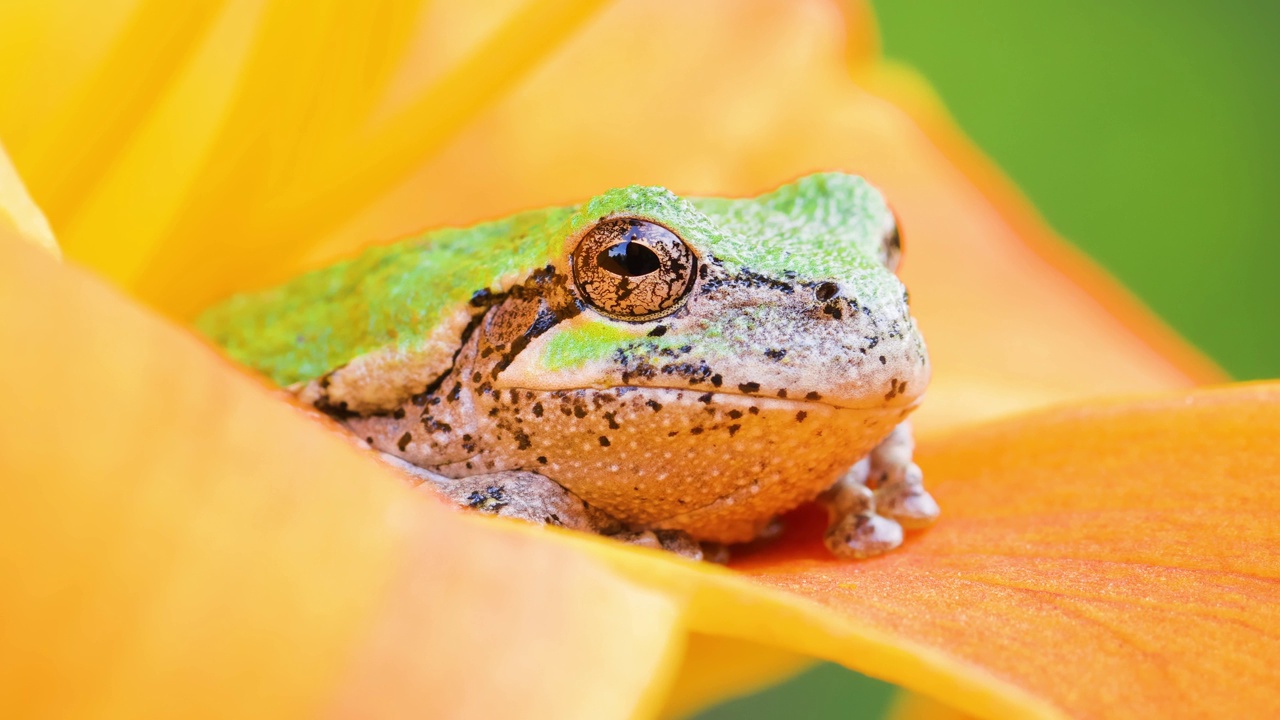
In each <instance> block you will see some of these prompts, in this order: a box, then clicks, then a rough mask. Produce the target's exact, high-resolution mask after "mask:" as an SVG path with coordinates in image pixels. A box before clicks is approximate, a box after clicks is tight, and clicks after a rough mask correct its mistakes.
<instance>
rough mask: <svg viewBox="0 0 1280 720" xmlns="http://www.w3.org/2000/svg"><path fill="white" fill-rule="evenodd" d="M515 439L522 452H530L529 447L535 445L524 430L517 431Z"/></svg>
mask: <svg viewBox="0 0 1280 720" xmlns="http://www.w3.org/2000/svg"><path fill="white" fill-rule="evenodd" d="M513 437H514V438H515V439H516V445H517V446H518V447H519V449H521V450H528V449H529V446H530V445H532V444H533V441H532V440H530V439H529V434H528V433H526V432H525V431H523V430H516V432H515V435H514V436H513Z"/></svg>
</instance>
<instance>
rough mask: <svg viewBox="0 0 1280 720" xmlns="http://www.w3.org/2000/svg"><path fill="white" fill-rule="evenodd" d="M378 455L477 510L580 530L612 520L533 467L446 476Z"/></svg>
mask: <svg viewBox="0 0 1280 720" xmlns="http://www.w3.org/2000/svg"><path fill="white" fill-rule="evenodd" d="M382 457H383V459H384V460H386V461H387V462H388V463H390V464H392V465H394V466H396V467H397V468H399V469H401V470H402V471H404V472H405V473H407V474H409V475H412V476H413V477H414V478H416V479H419V480H422V481H423V482H422V484H420V485H419V486H418V487H419V488H423V489H425V490H427V491H429V492H434V493H435V494H437V495H440V496H442V497H444V498H445V499H447V500H450V501H452V502H454V503H456V504H458V505H461V506H463V507H466V508H470V509H472V510H476V511H478V512H482V513H486V514H489V515H497V516H499V517H508V518H514V519H516V520H524V521H525V522H530V523H533V524H535V525H554V526H555V527H564V528H569V529H570V530H582V531H585V532H601V531H607V529H609V528H610V527H612V526H613V525H615V524H616V522H615V521H613V519H612V518H610V517H608V516H607V515H605V514H604V513H602V512H600V511H598V510H596V509H594V508H592V507H591V506H589V505H587V503H586V502H584V501H583V500H582V499H581V498H579V497H578V496H576V495H574V494H573V493H571V492H569V491H568V490H566V489H564V487H562V486H561V485H560V484H559V483H557V482H555V481H554V480H551V479H550V478H548V477H546V476H544V475H539V474H538V473H535V472H528V471H524V470H509V471H504V472H496V473H489V474H487V475H472V476H471V477H462V478H451V477H445V476H444V475H440V474H438V473H434V472H432V471H430V470H427V469H424V468H420V467H418V466H416V465H413V464H411V463H408V462H405V461H404V460H401V459H400V458H398V457H395V456H394V455H388V454H386V453H383V455H382Z"/></svg>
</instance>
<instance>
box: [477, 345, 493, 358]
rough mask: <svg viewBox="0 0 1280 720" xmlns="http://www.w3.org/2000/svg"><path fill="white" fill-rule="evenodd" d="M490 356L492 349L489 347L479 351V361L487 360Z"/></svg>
mask: <svg viewBox="0 0 1280 720" xmlns="http://www.w3.org/2000/svg"><path fill="white" fill-rule="evenodd" d="M492 354H493V348H491V347H486V348H485V349H483V350H481V351H480V359H481V360H486V359H488V357H489V356H490V355H492Z"/></svg>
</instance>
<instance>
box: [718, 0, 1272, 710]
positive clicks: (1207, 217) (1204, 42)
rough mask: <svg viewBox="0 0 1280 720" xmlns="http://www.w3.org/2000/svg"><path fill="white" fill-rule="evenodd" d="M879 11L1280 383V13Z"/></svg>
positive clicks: (847, 682)
mask: <svg viewBox="0 0 1280 720" xmlns="http://www.w3.org/2000/svg"><path fill="white" fill-rule="evenodd" d="M872 4H873V5H874V6H875V9H876V14H877V15H878V18H879V21H880V31H881V36H882V38H883V42H884V50H885V54H886V55H887V56H889V57H890V58H893V59H895V60H900V61H903V62H905V63H907V64H910V65H912V66H914V67H915V68H917V69H918V70H920V71H921V72H922V73H923V74H924V75H925V77H927V78H928V79H929V81H930V82H931V83H932V84H933V86H934V88H935V89H936V90H937V91H938V93H939V94H940V95H941V96H942V99H943V101H944V102H945V103H946V105H947V107H948V108H949V109H950V111H951V112H952V114H953V115H954V117H955V119H956V121H957V122H958V123H959V125H960V127H961V128H963V129H964V130H965V132H967V133H968V134H969V136H970V137H971V138H973V140H974V141H975V142H976V143H977V144H978V145H979V146H980V147H981V148H983V150H985V151H986V152H987V154H988V155H989V156H991V157H992V158H993V159H994V160H995V161H996V162H997V163H998V164H999V165H1000V167H1002V168H1003V169H1004V171H1005V172H1006V173H1008V175H1009V176H1010V177H1011V178H1012V179H1013V180H1014V181H1015V182H1016V183H1017V184H1018V185H1019V186H1020V187H1021V188H1022V190H1023V191H1024V192H1025V193H1026V194H1027V195H1028V196H1029V197H1030V198H1031V200H1032V202H1033V203H1034V204H1035V205H1036V207H1037V208H1039V210H1040V211H1041V212H1042V213H1043V214H1044V216H1045V217H1046V218H1047V219H1048V221H1049V223H1050V224H1051V225H1052V226H1053V227H1054V228H1055V229H1057V230H1058V231H1059V232H1060V233H1061V234H1062V235H1063V236H1064V237H1066V238H1067V239H1068V240H1070V241H1071V242H1073V243H1075V244H1076V245H1077V246H1078V247H1079V248H1080V249H1082V250H1084V251H1085V252H1086V253H1088V254H1089V255H1090V256H1091V257H1093V258H1094V260H1096V261H1097V262H1099V263H1100V264H1101V265H1102V266H1103V267H1105V268H1106V269H1107V270H1109V271H1110V272H1111V273H1112V274H1114V275H1115V276H1116V277H1117V278H1119V279H1120V281H1121V282H1123V283H1124V284H1125V285H1126V286H1128V287H1129V289H1130V290H1132V291H1133V292H1134V293H1136V294H1137V295H1138V296H1139V297H1140V298H1141V299H1142V300H1143V301H1145V302H1146V303H1147V304H1148V305H1149V306H1150V307H1151V308H1152V309H1154V310H1155V311H1156V312H1157V313H1158V314H1159V315H1160V316H1161V317H1163V318H1164V319H1165V320H1166V321H1167V322H1169V323H1170V324H1171V325H1172V326H1173V327H1174V328H1176V329H1177V330H1178V331H1179V332H1181V333H1182V335H1183V336H1184V337H1186V338H1187V339H1188V340H1190V341H1191V342H1192V343H1194V344H1195V345H1197V346H1198V347H1200V348H1201V349H1202V350H1203V351H1205V352H1206V353H1207V354H1208V355H1209V356H1210V357H1212V358H1213V359H1214V360H1216V361H1217V362H1218V363H1220V364H1221V365H1222V366H1223V367H1224V368H1225V369H1226V370H1227V371H1228V372H1230V373H1231V374H1232V376H1233V377H1235V378H1238V379H1252V378H1262V377H1278V376H1280V317H1278V316H1280V233H1278V232H1277V230H1276V227H1277V215H1278V214H1280V210H1278V209H1280V202H1277V198H1280V41H1278V40H1277V39H1278V38H1280V3H1274V2H1268V1H1267V0H1216V1H1215V2H1210V1H1209V0H1070V1H1067V0H1036V1H1035V2H1027V1H1026V0H965V1H964V2H955V1H954V0H874V1H873V3H872ZM892 693H893V689H892V688H891V687H889V686H886V685H884V684H882V683H879V682H877V681H874V680H870V679H868V678H865V677H862V676H860V675H857V674H855V673H850V672H847V671H845V670H843V669H841V668H838V667H836V666H832V665H821V666H818V667H817V668H815V669H813V670H811V671H809V672H807V673H805V674H803V675H801V676H799V677H798V678H796V679H794V680H792V681H790V682H788V683H784V684H782V685H780V686H778V687H775V688H771V689H768V690H765V691H763V692H760V693H757V694H755V695H752V696H749V697H746V698H740V699H738V700H733V701H729V702H727V703H724V704H722V705H720V706H718V707H716V708H713V709H711V710H709V711H706V712H704V713H702V714H701V715H699V718H700V720H729V719H731V718H732V719H735V720H737V719H742V720H756V719H759V720H763V719H764V718H805V719H813V720H825V719H827V718H830V719H832V720H834V719H835V718H843V719H846V720H848V719H851V718H879V717H881V716H882V715H883V714H884V712H885V710H886V709H887V707H888V704H889V701H890V698H891V695H892Z"/></svg>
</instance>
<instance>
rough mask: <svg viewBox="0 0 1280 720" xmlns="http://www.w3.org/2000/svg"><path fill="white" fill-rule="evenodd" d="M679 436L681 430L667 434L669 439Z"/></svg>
mask: <svg viewBox="0 0 1280 720" xmlns="http://www.w3.org/2000/svg"><path fill="white" fill-rule="evenodd" d="M679 434H680V431H679V430H672V431H671V432H669V433H667V437H675V436H677V435H679Z"/></svg>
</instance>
